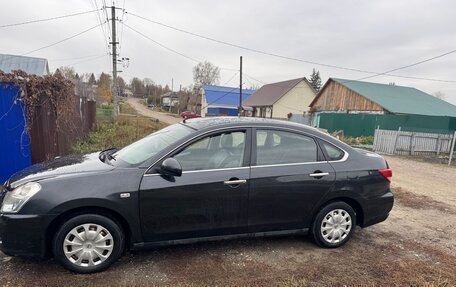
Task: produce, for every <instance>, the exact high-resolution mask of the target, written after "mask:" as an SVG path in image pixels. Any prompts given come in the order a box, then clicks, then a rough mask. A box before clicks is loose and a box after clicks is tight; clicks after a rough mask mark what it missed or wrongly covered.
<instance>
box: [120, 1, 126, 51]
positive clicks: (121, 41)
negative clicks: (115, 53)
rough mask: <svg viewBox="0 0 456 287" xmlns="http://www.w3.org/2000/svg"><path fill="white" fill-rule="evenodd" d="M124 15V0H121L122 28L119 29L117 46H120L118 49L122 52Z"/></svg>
mask: <svg viewBox="0 0 456 287" xmlns="http://www.w3.org/2000/svg"><path fill="white" fill-rule="evenodd" d="M124 17H125V0H123V4H122V18H121V19H120V23H121V25H122V28H121V30H120V37H119V46H120V51H121V52H122V50H123V31H124Z"/></svg>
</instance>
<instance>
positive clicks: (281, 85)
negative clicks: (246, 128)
mask: <svg viewBox="0 0 456 287" xmlns="http://www.w3.org/2000/svg"><path fill="white" fill-rule="evenodd" d="M315 96H316V92H315V90H314V89H313V88H312V86H311V85H310V83H309V82H308V81H307V79H306V78H305V77H303V78H297V79H293V80H288V81H282V82H277V83H271V84H267V85H264V86H262V87H261V88H260V89H259V90H257V91H256V92H255V93H254V94H253V95H252V96H251V97H250V98H249V99H248V100H247V101H245V105H246V106H249V107H252V108H253V116H255V117H263V118H264V117H267V118H282V119H285V118H288V115H289V114H290V113H291V114H301V115H302V114H304V113H306V112H308V111H309V104H310V103H311V102H312V100H313V99H314V98H315Z"/></svg>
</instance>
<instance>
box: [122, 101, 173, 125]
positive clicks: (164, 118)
mask: <svg viewBox="0 0 456 287" xmlns="http://www.w3.org/2000/svg"><path fill="white" fill-rule="evenodd" d="M140 101H141V99H137V98H128V99H127V102H128V103H129V104H130V105H131V106H132V107H133V108H134V109H135V110H137V111H138V113H140V114H141V115H143V116H145V117H150V118H154V119H157V120H159V121H160V122H164V123H167V124H169V125H172V124H175V123H178V122H180V121H182V118H180V117H177V116H172V115H170V114H167V113H161V112H156V111H153V110H151V109H149V108H148V107H146V106H145V105H143V104H142V103H141V102H140Z"/></svg>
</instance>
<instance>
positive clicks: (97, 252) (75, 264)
mask: <svg viewBox="0 0 456 287" xmlns="http://www.w3.org/2000/svg"><path fill="white" fill-rule="evenodd" d="M124 241H125V239H124V234H123V231H122V228H121V227H120V226H119V225H118V224H117V223H116V222H114V221H113V220H111V219H110V218H107V217H105V216H101V215H98V214H84V215H78V216H75V217H73V218H71V219H70V220H68V221H66V222H65V223H64V224H63V225H62V226H61V227H60V228H59V230H58V231H57V233H56V234H55V237H54V240H53V252H54V257H55V259H56V260H57V261H58V262H59V263H60V264H61V265H62V266H63V267H65V268H66V269H68V270H70V271H73V272H76V273H94V272H100V271H103V270H105V269H106V268H108V267H109V266H110V265H111V264H112V263H114V262H115V261H116V260H117V259H118V258H119V257H120V256H121V254H122V252H123V250H124Z"/></svg>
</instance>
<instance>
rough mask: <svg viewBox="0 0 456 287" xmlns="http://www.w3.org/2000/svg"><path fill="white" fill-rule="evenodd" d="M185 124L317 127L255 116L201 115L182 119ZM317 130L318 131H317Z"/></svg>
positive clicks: (205, 127) (305, 128)
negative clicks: (200, 116)
mask: <svg viewBox="0 0 456 287" xmlns="http://www.w3.org/2000/svg"><path fill="white" fill-rule="evenodd" d="M183 123H184V124H185V125H188V126H190V127H191V128H193V129H196V130H202V129H207V128H219V127H231V126H233V127H235V126H252V127H254V126H277V127H288V128H299V129H301V130H306V131H313V132H315V131H318V130H317V129H315V128H313V127H310V126H306V125H303V124H299V123H294V122H290V121H286V120H276V119H267V118H256V117H202V118H194V119H186V120H184V121H183ZM318 132H319V131H318Z"/></svg>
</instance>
